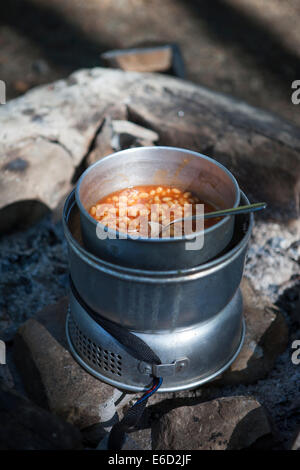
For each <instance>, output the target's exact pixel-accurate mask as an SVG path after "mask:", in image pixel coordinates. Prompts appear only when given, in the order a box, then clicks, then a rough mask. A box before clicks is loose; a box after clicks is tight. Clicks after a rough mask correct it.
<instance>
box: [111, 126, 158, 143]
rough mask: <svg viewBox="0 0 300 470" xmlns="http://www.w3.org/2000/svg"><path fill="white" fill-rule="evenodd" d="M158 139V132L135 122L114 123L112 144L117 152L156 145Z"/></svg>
mask: <svg viewBox="0 0 300 470" xmlns="http://www.w3.org/2000/svg"><path fill="white" fill-rule="evenodd" d="M158 139H159V135H158V134H157V132H153V131H151V130H150V129H146V128H145V127H142V126H138V125H137V124H135V123H134V122H130V121H121V120H119V121H117V120H115V121H112V143H113V148H114V149H115V150H123V149H125V148H129V147H146V146H149V145H154V144H155V142H157V141H158Z"/></svg>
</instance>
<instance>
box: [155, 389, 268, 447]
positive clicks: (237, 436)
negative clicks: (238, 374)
mask: <svg viewBox="0 0 300 470" xmlns="http://www.w3.org/2000/svg"><path fill="white" fill-rule="evenodd" d="M270 435H271V427H270V423H269V420H268V417H267V415H266V412H265V410H264V408H263V407H262V406H261V405H260V403H259V402H257V401H256V400H255V399H254V398H252V397H248V396H235V397H226V398H219V399H216V400H212V401H208V402H204V403H200V404H197V405H195V406H182V407H179V408H175V409H173V410H171V411H169V412H168V413H166V414H165V415H164V416H163V417H162V418H160V419H159V420H158V421H156V422H154V423H153V425H152V446H153V449H155V450H229V449H234V450H239V449H247V448H251V446H254V445H257V443H258V442H259V441H260V440H265V439H266V438H267V437H269V436H270Z"/></svg>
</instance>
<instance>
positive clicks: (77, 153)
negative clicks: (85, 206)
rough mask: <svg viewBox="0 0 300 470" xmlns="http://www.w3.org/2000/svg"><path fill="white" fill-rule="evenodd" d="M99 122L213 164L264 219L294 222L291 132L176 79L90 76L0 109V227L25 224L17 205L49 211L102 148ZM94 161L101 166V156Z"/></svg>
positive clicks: (296, 185)
mask: <svg viewBox="0 0 300 470" xmlns="http://www.w3.org/2000/svg"><path fill="white" fill-rule="evenodd" d="M107 119H112V120H114V119H117V120H118V119H122V120H124V119H127V120H128V121H131V122H133V123H135V124H138V125H140V126H142V127H144V128H147V129H150V130H153V131H155V132H156V133H157V134H158V135H159V140H158V142H157V143H156V145H157V144H158V145H169V146H177V147H183V148H188V149H191V150H195V151H198V152H200V153H203V154H206V155H208V156H210V157H213V158H215V159H216V160H218V161H220V162H221V163H223V164H225V165H226V166H227V167H228V168H229V169H230V170H231V171H232V172H233V173H234V175H235V176H236V177H237V179H238V182H239V184H240V186H241V188H242V189H243V190H245V191H246V193H247V195H248V196H249V198H250V199H251V200H265V201H266V202H267V203H268V204H269V210H268V211H267V212H266V213H265V215H264V216H265V217H269V218H275V219H277V220H283V221H288V220H295V219H297V218H298V216H299V191H300V130H299V129H298V128H297V127H295V126H294V125H292V124H290V123H288V122H287V121H284V120H282V119H280V118H279V117H277V116H275V115H272V114H270V113H268V112H264V111H262V110H259V109H256V108H253V107H252V106H249V105H247V104H246V103H243V102H240V101H237V100H236V99H234V98H232V97H229V96H225V95H223V94H220V93H217V92H215V91H211V90H208V89H206V88H204V87H201V86H197V85H193V84H191V83H189V82H185V81H182V80H179V79H176V78H171V77H168V76H164V75H158V74H140V73H134V72H123V71H119V70H110V69H102V68H95V69H90V70H81V71H78V72H76V73H74V74H73V75H71V76H70V77H69V78H68V79H66V80H60V81H57V82H55V83H53V84H51V85H47V86H42V87H38V88H36V89H33V90H31V91H29V92H28V93H26V94H25V95H24V96H22V97H21V98H18V99H15V100H13V101H10V102H9V103H7V104H6V105H4V106H0V168H1V172H0V209H3V210H1V211H0V228H2V229H9V228H11V226H12V225H13V224H14V223H15V222H17V223H19V222H20V220H21V218H22V214H23V213H24V212H25V213H26V219H27V220H30V213H29V212H30V211H28V210H27V211H24V210H23V202H24V201H27V202H30V201H31V202H32V201H39V203H41V204H42V205H43V206H46V207H48V208H50V209H54V208H56V207H57V205H58V204H59V202H60V201H61V199H62V198H64V197H65V195H66V193H67V191H69V189H70V187H71V185H72V180H73V179H74V175H75V176H78V174H79V173H80V171H81V170H82V169H83V168H84V165H82V163H83V162H86V161H88V157H89V155H90V154H91V152H94V153H95V150H96V149H95V147H97V143H99V142H101V146H102V147H103V148H109V146H111V143H110V142H106V143H105V142H103V140H105V139H107V138H108V137H107V136H109V133H107V132H106V133H104V134H103V140H102V139H101V132H102V129H105V126H104V123H105V120H107ZM105 135H106V137H105ZM96 153H97V158H101V151H100V152H96ZM20 202H22V204H17V203H20ZM4 209H5V210H4ZM8 209H11V212H12V215H11V214H10V213H9V210H8ZM33 212H34V211H33ZM3 214H4V215H5V217H3ZM1 215H2V217H1Z"/></svg>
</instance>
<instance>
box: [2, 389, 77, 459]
mask: <svg viewBox="0 0 300 470" xmlns="http://www.w3.org/2000/svg"><path fill="white" fill-rule="evenodd" d="M0 422H1V426H0V450H71V449H81V448H82V445H81V435H80V432H79V431H78V429H76V428H75V427H74V426H72V425H71V424H68V423H65V422H64V421H63V420H62V419H60V418H58V417H57V416H54V415H52V414H50V413H49V412H48V411H45V410H43V409H42V408H40V407H38V406H36V405H34V404H33V403H32V402H30V401H29V400H28V399H26V398H24V397H22V396H21V395H19V394H17V393H16V392H14V391H12V390H9V389H8V388H6V387H5V386H4V385H3V384H1V382H0Z"/></svg>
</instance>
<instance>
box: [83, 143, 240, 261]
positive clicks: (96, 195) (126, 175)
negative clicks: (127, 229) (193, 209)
mask: <svg viewBox="0 0 300 470" xmlns="http://www.w3.org/2000/svg"><path fill="white" fill-rule="evenodd" d="M155 184H157V185H171V186H177V187H179V188H180V189H183V190H185V191H191V192H192V193H195V194H196V195H197V196H198V197H200V198H201V199H202V200H204V201H205V202H208V203H211V204H212V205H213V206H215V207H216V208H218V209H228V208H231V207H237V206H238V205H239V202H240V189H239V186H238V184H237V181H236V180H235V178H234V176H233V175H232V174H231V173H230V172H229V171H228V170H227V169H226V168H225V167H224V166H223V165H221V164H220V163H219V162H217V161H216V160H213V159H212V158H209V157H207V156H205V155H201V154H199V153H196V152H192V151H190V150H185V149H179V148H173V147H139V148H133V149H128V150H123V151H121V152H117V153H114V154H112V155H110V156H108V157H105V158H103V159H101V160H99V161H97V162H96V163H95V164H93V165H92V166H90V167H89V168H88V169H87V170H86V171H85V172H84V173H83V174H82V176H81V177H80V179H79V181H78V183H77V186H76V191H75V196H76V202H77V206H78V208H79V212H80V222H81V232H82V239H83V243H84V245H85V247H86V248H87V249H88V251H90V252H91V253H93V254H94V255H96V256H98V257H99V258H101V259H102V260H105V261H108V262H112V263H117V264H119V265H122V266H127V267H132V268H136V269H144V270H176V269H177V270H181V269H187V268H191V267H195V266H199V265H200V264H203V263H206V262H207V261H209V260H211V259H213V258H215V257H216V256H217V255H218V254H219V253H220V252H222V250H224V248H226V246H228V244H229V242H230V240H231V239H232V235H233V229H234V220H235V217H234V216H227V217H223V218H222V219H221V220H220V221H219V222H217V223H216V224H215V225H213V226H211V227H209V228H207V229H205V230H204V231H203V230H202V231H200V232H198V233H196V234H195V237H196V239H200V238H201V239H202V240H203V247H202V248H201V249H193V248H189V249H187V245H186V243H187V241H190V245H189V246H190V247H191V240H190V239H189V238H188V237H186V236H183V237H170V238H143V237H139V238H137V239H134V238H132V237H131V236H130V235H128V234H127V235H126V237H125V238H119V234H118V232H116V231H114V230H112V229H106V230H105V232H106V235H107V236H106V238H105V239H100V238H99V236H98V231H97V226H98V227H99V224H100V222H97V221H96V220H95V219H94V218H93V217H92V216H91V215H90V214H89V212H88V211H89V209H90V207H91V206H92V205H94V204H95V203H96V202H97V201H98V200H100V199H101V198H103V197H104V196H106V195H108V194H110V193H112V192H115V191H118V190H121V189H124V188H126V187H132V186H139V185H155ZM100 226H101V224H100ZM102 229H103V230H104V226H103V225H102ZM195 241H196V240H195ZM198 246H199V245H198Z"/></svg>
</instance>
